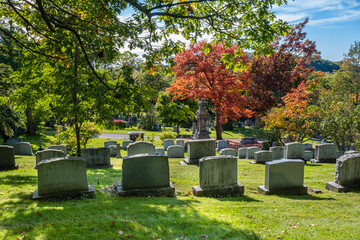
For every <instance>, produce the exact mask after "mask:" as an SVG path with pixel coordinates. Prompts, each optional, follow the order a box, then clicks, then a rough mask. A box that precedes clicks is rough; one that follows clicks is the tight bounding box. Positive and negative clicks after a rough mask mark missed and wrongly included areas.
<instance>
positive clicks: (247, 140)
mask: <svg viewBox="0 0 360 240" xmlns="http://www.w3.org/2000/svg"><path fill="white" fill-rule="evenodd" d="M256 143H258V141H257V139H256V137H246V138H242V139H241V140H240V144H256Z"/></svg>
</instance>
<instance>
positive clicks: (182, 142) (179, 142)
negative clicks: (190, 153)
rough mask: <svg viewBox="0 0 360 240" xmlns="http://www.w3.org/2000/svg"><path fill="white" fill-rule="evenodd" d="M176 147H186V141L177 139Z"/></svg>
mask: <svg viewBox="0 0 360 240" xmlns="http://www.w3.org/2000/svg"><path fill="white" fill-rule="evenodd" d="M176 145H178V146H182V147H184V145H185V141H184V140H183V139H176Z"/></svg>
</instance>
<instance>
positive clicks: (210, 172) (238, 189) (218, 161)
mask: <svg viewBox="0 0 360 240" xmlns="http://www.w3.org/2000/svg"><path fill="white" fill-rule="evenodd" d="M199 175H200V176H199V180H200V185H199V186H194V187H193V188H192V190H193V194H194V195H195V196H203V197H210V196H212V197H225V196H237V195H242V194H244V186H243V185H242V184H240V183H238V182H237V158H236V157H232V156H212V157H205V158H201V159H200V163H199Z"/></svg>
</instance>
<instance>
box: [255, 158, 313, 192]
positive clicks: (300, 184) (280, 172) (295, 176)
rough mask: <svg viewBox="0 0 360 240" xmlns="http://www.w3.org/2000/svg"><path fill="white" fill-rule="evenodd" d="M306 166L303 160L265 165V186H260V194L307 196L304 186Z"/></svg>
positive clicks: (283, 160)
mask: <svg viewBox="0 0 360 240" xmlns="http://www.w3.org/2000/svg"><path fill="white" fill-rule="evenodd" d="M304 165H305V162H304V161H303V160H301V159H281V160H275V161H271V162H266V163H265V185H263V186H259V188H258V192H259V193H260V194H264V195H267V194H284V195H301V194H307V187H306V186H304Z"/></svg>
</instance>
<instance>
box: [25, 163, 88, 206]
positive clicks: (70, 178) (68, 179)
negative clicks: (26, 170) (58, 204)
mask: <svg viewBox="0 0 360 240" xmlns="http://www.w3.org/2000/svg"><path fill="white" fill-rule="evenodd" d="M37 171H38V190H37V191H35V192H34V194H33V197H32V198H33V199H41V198H49V197H68V196H74V197H79V196H82V195H87V196H88V197H95V188H94V186H92V185H88V183H87V177H86V162H85V159H83V158H73V157H71V158H52V159H48V160H44V161H41V162H40V163H39V164H38V165H37Z"/></svg>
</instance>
